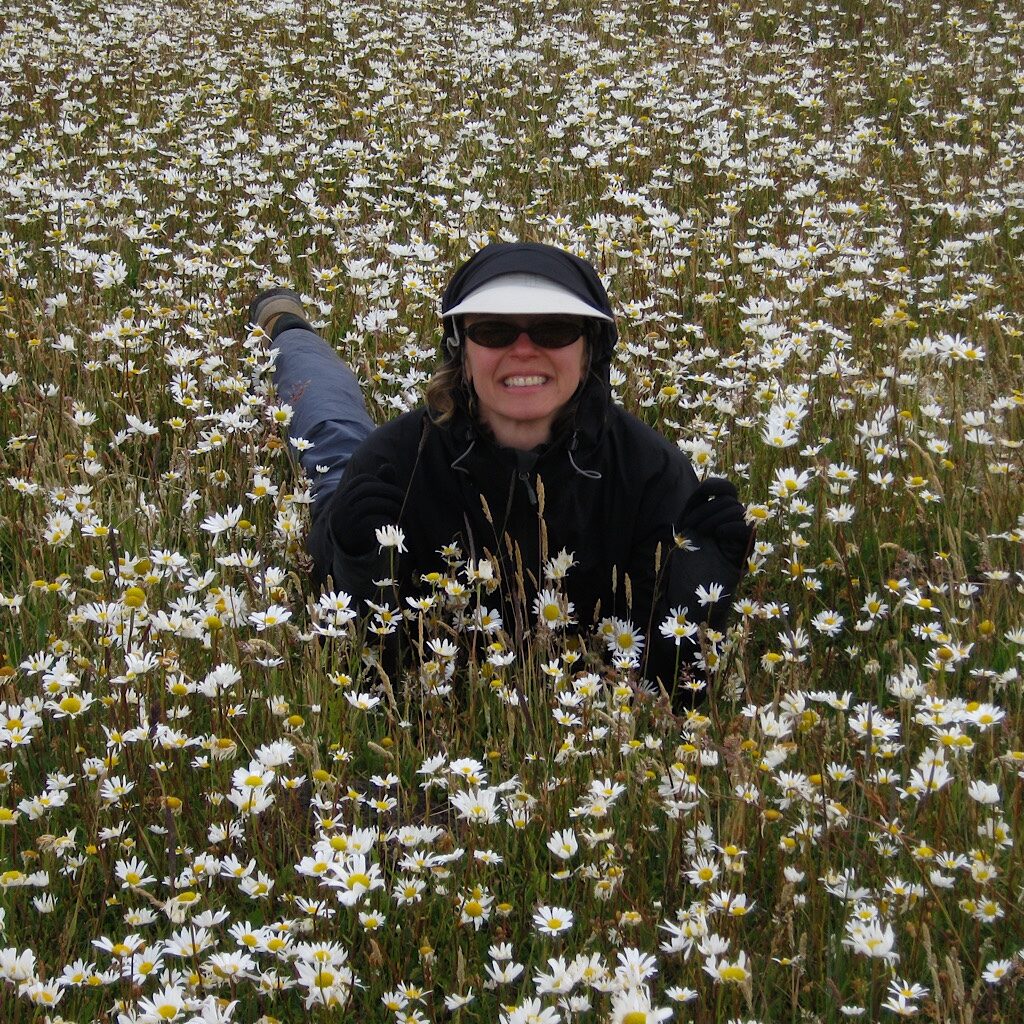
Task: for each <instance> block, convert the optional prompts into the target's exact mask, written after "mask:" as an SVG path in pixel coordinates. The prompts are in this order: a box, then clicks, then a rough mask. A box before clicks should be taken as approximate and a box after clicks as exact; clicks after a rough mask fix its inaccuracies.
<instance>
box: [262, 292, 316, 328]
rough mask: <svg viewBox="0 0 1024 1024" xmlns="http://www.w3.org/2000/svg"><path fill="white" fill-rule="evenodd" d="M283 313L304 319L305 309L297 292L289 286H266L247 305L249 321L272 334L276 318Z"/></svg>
mask: <svg viewBox="0 0 1024 1024" xmlns="http://www.w3.org/2000/svg"><path fill="white" fill-rule="evenodd" d="M285 313H291V314H292V316H297V317H299V319H300V320H305V319H306V310H305V309H304V308H303V305H302V299H300V298H299V295H298V292H294V291H292V289H291V288H268V289H267V290H266V291H262V292H260V293H259V295H257V296H256V298H255V299H253V300H252V303H251V304H250V306H249V323H251V324H253V325H254V326H256V327H262V328H263V330H264V331H266V332H267V334H272V332H273V327H274V324H275V322H276V321H277V318H278V317H279V316H283V315H284V314H285Z"/></svg>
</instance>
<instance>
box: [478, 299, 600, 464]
mask: <svg viewBox="0 0 1024 1024" xmlns="http://www.w3.org/2000/svg"><path fill="white" fill-rule="evenodd" d="M559 319H563V320H564V319H568V320H573V318H572V317H558V316H553V315H552V314H550V313H537V314H524V315H522V316H496V315H494V314H482V313H481V314H474V313H470V314H467V315H466V318H465V326H466V327H471V326H472V325H473V324H475V323H479V322H480V321H482V320H502V321H506V322H508V323H513V324H516V325H517V326H519V327H530V326H532V325H533V324H535V323H538V322H540V321H549V320H559ZM465 346H466V348H465V363H464V366H463V372H464V373H465V376H466V379H467V380H468V381H470V383H472V385H473V388H474V389H475V391H476V397H477V407H478V415H479V417H480V419H481V420H482V421H483V422H484V423H486V424H487V426H488V427H490V428H491V430H492V431H493V433H494V436H495V438H496V439H497V441H498V443H499V444H502V445H504V446H505V447H507V448H519V449H521V450H524V451H528V450H529V449H531V448H536V447H537V445H539V444H544V443H545V442H546V441H549V440H550V439H551V427H552V425H553V424H554V422H555V420H556V419H557V418H558V414H559V413H560V412H561V411H562V409H563V408H564V407H565V404H566V403H567V402H568V401H569V399H570V398H572V396H573V395H574V394H575V393H576V388H577V387H579V384H580V381H581V380H582V379H583V375H584V373H585V372H586V361H587V342H586V339H585V338H584V336H583V331H582V329H581V330H580V336H579V338H577V339H576V341H574V342H573V343H572V344H571V345H566V346H565V348H541V347H540V346H539V345H535V344H534V343H533V341H532V340H531V339H530V337H529V335H527V334H526V333H524V332H520V334H519V336H518V337H517V338H516V339H515V341H513V342H512V344H511V345H509V346H507V347H506V348H484V347H483V346H482V345H477V344H476V343H475V342H473V341H471V340H470V339H469V338H466V340H465Z"/></svg>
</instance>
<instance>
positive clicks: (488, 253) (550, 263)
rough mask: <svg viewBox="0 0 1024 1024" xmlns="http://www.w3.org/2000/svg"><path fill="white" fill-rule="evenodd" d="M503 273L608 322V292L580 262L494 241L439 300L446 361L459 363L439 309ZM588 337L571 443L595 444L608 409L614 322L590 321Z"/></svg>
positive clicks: (447, 320) (450, 328) (531, 245)
mask: <svg viewBox="0 0 1024 1024" xmlns="http://www.w3.org/2000/svg"><path fill="white" fill-rule="evenodd" d="M503 274H536V275H538V276H540V277H545V278H547V279H548V280H550V281H553V282H554V283H555V284H558V285H561V286H562V287H563V288H567V289H568V290H569V291H571V292H572V293H573V294H574V295H575V296H577V297H578V298H579V299H580V300H581V301H582V302H584V303H586V304H587V305H588V306H591V307H593V309H594V311H595V313H603V314H604V315H605V316H608V317H613V316H614V314H613V313H612V308H611V303H610V302H609V301H608V293H607V292H606V291H605V288H604V285H603V284H602V283H601V279H600V277H598V274H597V271H596V270H595V269H594V267H593V266H592V265H591V264H590V263H588V262H587V261H586V260H584V259H581V258H580V257H579V256H574V255H573V254H572V253H570V252H566V251H565V250H564V249H559V248H557V247H555V246H553V245H543V244H541V243H540V242H496V243H494V244H492V245H488V246H485V247H484V248H483V249H481V250H480V251H479V252H477V253H476V254H475V255H474V256H473V257H471V258H470V259H469V260H468V261H467V262H466V263H464V264H463V265H462V266H461V267H459V269H458V270H457V271H456V272H455V274H454V275H453V276H452V279H451V281H449V283H448V287H447V288H445V291H444V295H443V296H442V298H441V318H442V322H443V324H444V334H445V340H444V345H445V354H446V356H447V358H449V359H455V358H460V356H459V355H458V352H457V349H456V350H454V352H453V350H452V348H451V347H450V346H449V342H451V343H452V345H454V344H455V337H456V335H455V325H454V320H453V318H452V317H448V316H446V315H445V310H448V309H454V308H455V307H456V306H457V305H458V304H459V303H460V302H461V301H462V300H463V299H464V298H466V296H467V295H469V294H470V292H473V291H475V290H476V289H477V288H479V287H480V286H481V285H483V284H486V283H487V282H488V281H492V280H494V278H496V277H501V276H502V275H503ZM593 324H594V325H595V327H594V331H593V333H592V334H591V336H590V337H591V341H590V345H591V351H590V369H589V371H588V373H587V377H586V379H585V380H584V382H583V384H582V385H581V386H580V389H579V392H578V393H577V395H576V397H575V398H574V399H573V410H572V417H571V419H572V429H573V433H574V435H577V440H576V443H578V441H579V440H580V437H579V435H582V439H583V440H587V441H590V442H591V443H596V442H597V441H598V440H599V438H600V435H601V434H602V433H603V431H604V424H605V419H606V417H607V410H608V406H609V405H610V404H611V384H610V381H609V375H610V371H611V359H612V353H613V352H614V350H615V343H616V341H617V340H618V331H617V330H616V328H615V322H614V320H599V319H596V318H595V319H594V320H593Z"/></svg>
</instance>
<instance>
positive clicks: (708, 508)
mask: <svg viewBox="0 0 1024 1024" xmlns="http://www.w3.org/2000/svg"><path fill="white" fill-rule="evenodd" d="M745 511H746V510H745V509H744V507H743V504H742V503H741V502H740V500H739V496H738V495H737V493H736V488H735V487H733V485H732V484H731V483H730V482H729V481H728V480H724V479H722V478H721V477H714V476H713V477H709V478H708V479H707V480H705V481H704V482H703V483H702V484H701V485H700V486H699V487H698V488H697V489H696V490H695V491H694V492H693V494H691V495H690V497H689V500H688V501H687V502H686V504H685V505H684V506H683V511H682V514H681V515H680V517H679V529H680V530H681V531H682V532H683V533H687V534H691V533H699V534H703V535H704V536H705V537H711V538H712V539H713V540H714V541H715V543H716V544H717V545H718V546H719V548H721V550H722V554H723V555H725V557H726V558H727V559H728V560H729V561H730V562H732V564H733V565H735V566H737V567H738V568H740V569H743V567H744V565H745V563H746V558H747V552H748V551H749V549H750V543H751V540H752V539H753V533H754V529H753V527H752V526H750V525H749V524H748V523H747V521H746V518H745Z"/></svg>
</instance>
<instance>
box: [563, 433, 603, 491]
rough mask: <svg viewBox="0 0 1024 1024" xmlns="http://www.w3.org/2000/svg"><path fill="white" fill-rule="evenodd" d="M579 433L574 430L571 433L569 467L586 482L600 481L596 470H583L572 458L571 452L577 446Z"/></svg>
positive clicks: (599, 475)
mask: <svg viewBox="0 0 1024 1024" xmlns="http://www.w3.org/2000/svg"><path fill="white" fill-rule="evenodd" d="M579 436H580V432H579V431H578V430H574V431H573V432H572V440H571V441H570V442H569V465H570V466H572V468H573V469H575V470H576V472H577V473H579V475H580V476H583V477H586V478H587V479H588V480H600V479H601V473H600V472H599V471H598V470H596V469H583V468H582V467H581V466H578V465H577V464H576V460H575V459H574V458H573V452H574V451H576V448H577V446H578V444H579Z"/></svg>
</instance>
